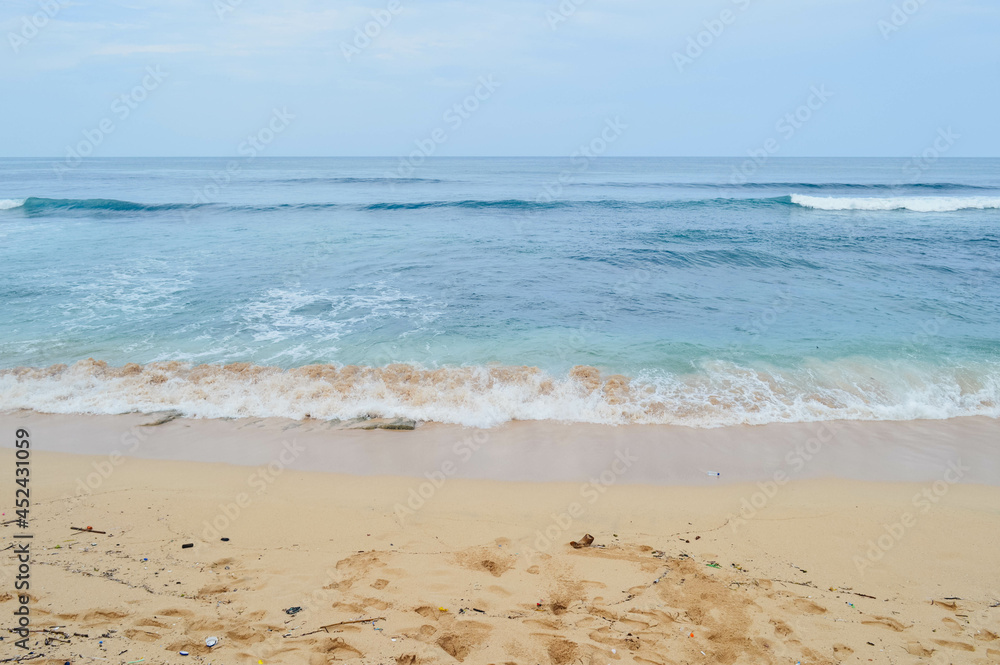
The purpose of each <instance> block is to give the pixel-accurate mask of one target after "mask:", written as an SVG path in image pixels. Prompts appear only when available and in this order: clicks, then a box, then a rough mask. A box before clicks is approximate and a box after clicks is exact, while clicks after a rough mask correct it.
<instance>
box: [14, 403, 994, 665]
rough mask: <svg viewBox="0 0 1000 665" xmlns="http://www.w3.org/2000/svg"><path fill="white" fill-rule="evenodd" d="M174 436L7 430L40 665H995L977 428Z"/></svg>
mask: <svg viewBox="0 0 1000 665" xmlns="http://www.w3.org/2000/svg"><path fill="white" fill-rule="evenodd" d="M160 420H163V419H162V418H158V417H156V416H150V415H145V416H142V415H130V416H105V417H92V416H52V415H41V414H33V413H28V412H17V413H7V414H4V415H3V416H2V418H0V421H2V426H3V428H4V431H5V432H10V433H13V432H14V430H15V429H16V428H17V427H23V426H28V427H29V428H30V430H31V440H32V454H31V465H32V466H31V492H32V494H31V496H32V508H31V523H30V529H29V530H30V532H31V533H32V535H33V536H34V538H33V540H32V544H31V547H32V558H31V565H32V568H31V587H30V594H31V602H30V608H31V621H32V623H31V627H32V629H33V630H36V631H39V630H46V629H47V630H49V631H50V632H35V633H32V634H31V636H30V645H31V647H32V649H33V650H34V653H33V654H32V655H34V656H36V660H35V661H34V662H44V663H49V662H51V663H57V662H58V663H63V662H67V661H68V662H72V663H77V662H105V661H107V662H113V663H130V662H136V661H139V662H144V663H180V662H190V661H192V660H193V661H197V662H206V663H211V662H215V663H224V662H233V663H268V664H269V663H311V664H313V663H329V662H335V661H341V660H344V661H348V660H355V661H356V662H364V663H393V662H395V663H404V664H408V663H451V662H469V663H557V664H562V663H567V664H568V663H576V662H581V663H592V662H593V663H597V662H602V663H611V662H636V663H797V662H798V663H868V662H874V663H911V662H912V663H918V662H920V663H995V662H1000V639H998V634H1000V577H998V576H997V574H996V571H997V570H998V569H1000V547H997V545H998V537H1000V536H998V534H1000V488H998V483H997V480H998V474H997V472H996V465H995V464H996V463H995V462H993V466H990V463H989V459H990V456H989V455H988V450H989V448H988V447H989V445H991V444H992V443H994V442H995V439H996V437H995V432H996V429H995V422H994V421H990V420H988V419H962V420H956V421H942V422H930V421H925V422H910V423H905V424H899V423H844V424H842V425H839V426H838V425H837V424H827V426H826V429H829V432H830V435H829V436H830V438H829V439H828V441H827V443H831V442H833V443H834V445H828V446H826V444H824V446H826V447H825V448H822V449H820V450H817V451H815V452H814V453H813V457H811V458H810V459H809V460H805V463H803V464H801V468H800V465H799V462H798V459H799V458H798V457H789V455H790V454H792V453H794V452H795V451H796V450H799V454H800V455H801V454H809V450H810V448H809V445H810V444H809V441H810V437H808V436H806V437H803V435H804V434H810V433H811V435H812V436H813V437H815V438H816V440H817V441H820V443H823V442H822V439H823V438H826V434H824V429H825V428H824V426H823V424H815V425H809V424H801V425H795V426H786V427H781V426H771V427H765V428H730V429H719V430H700V431H699V430H678V431H670V429H669V428H606V429H597V430H595V429H593V428H587V427H581V426H579V425H557V424H554V423H518V424H514V425H511V426H508V427H505V428H499V429H497V430H485V431H480V430H468V429H463V428H458V427H454V428H450V427H443V426H435V425H423V426H420V427H418V428H417V429H416V430H415V431H380V430H379V431H357V430H346V429H342V428H338V427H331V426H329V424H324V423H319V422H313V423H310V422H308V421H306V422H299V423H293V422H291V421H239V420H235V421H209V420H186V419H174V420H167V421H166V422H162V423H161V424H159V425H154V426H144V424H145V425H148V424H150V423H155V422H158V421H160ZM8 438H9V437H8ZM573 441H576V442H577V443H578V444H579V450H578V454H577V455H575V456H574V457H573V459H574V462H573V464H571V465H570V464H569V463H568V462H566V456H565V452H566V448H565V446H567V445H570V444H571V443H572V442H573ZM657 441H659V442H660V446H659V450H660V454H659V457H657V458H655V459H653V458H648V457H647V458H645V459H644V458H643V455H648V454H649V451H651V450H653V445H654V444H655V443H656V442H657ZM766 442H770V445H764V444H765V443H766ZM699 443H700V444H701V445H700V446H699V445H696V444H699ZM4 445H5V446H6V448H5V450H6V452H5V454H4V456H5V457H6V458H7V459H8V464H9V468H10V473H11V474H13V468H14V451H13V450H12V449H10V444H9V443H8V442H7V440H6V439H5V442H4ZM757 445H763V446H764V447H763V448H756V449H755V447H754V446H757ZM796 445H798V446H799V448H798V449H796ZM815 445H816V444H815V443H814V444H813V446H814V447H815ZM494 446H499V447H501V448H502V449H503V451H504V454H503V455H500V454H499V453H497V452H490V451H491V450H492V447H494ZM71 450H75V451H77V453H73V452H69V451H71ZM234 450H237V451H238V450H242V451H244V454H243V455H239V454H234ZM824 450H825V452H824ZM392 451H396V452H397V453H401V454H398V455H392V456H391V459H393V460H395V462H388V461H386V460H387V459H388V458H389V457H390V455H389V453H390V452H392ZM406 451H412V456H411V457H408V456H407V454H406ZM532 451H533V452H532ZM81 452H82V453H88V454H79V453H81ZM581 452H582V453H583V454H579V453H581ZM724 453H725V454H724ZM708 455H713V456H714V457H715V459H714V462H715V464H714V465H713V467H712V468H710V469H708V470H705V469H703V468H702V467H704V466H705V465H706V464H708V463H709V461H710V460H709V459H708V458H707V456H708ZM220 456H229V459H230V461H232V462H236V463H231V464H227V463H222V462H221V461H220V459H219V457H220ZM501 457H502V459H504V460H508V462H507V463H506V466H504V465H502V464H498V463H497V461H496V460H497V459H500V458H501ZM418 459H420V460H423V462H422V463H419V464H418V463H417V461H416V460H418ZM511 459H517V460H519V463H518V464H517V465H515V464H513V463H512V462H510V460H511ZM866 459H867V460H869V463H867V464H866V463H865V462H864V460H866ZM560 460H562V462H563V463H562V464H560V463H559V461H560ZM872 460H874V461H875V462H876V463H871V461H872ZM338 463H339V464H340V471H341V472H339V473H337V472H336V470H337V467H336V464H338ZM406 464H408V465H409V467H408V468H405V466H404V465H406ZM518 468H519V469H521V471H520V472H517V471H516V469H518ZM740 468H742V469H744V471H743V472H742V474H741V473H737V472H736V471H735V469H740ZM663 469H671V470H672V471H671V472H670V473H666V472H664V471H663ZM658 470H659V471H658ZM851 470H853V472H851ZM709 471H711V472H712V473H716V472H717V473H720V474H721V475H719V476H714V475H709ZM859 476H860V477H859ZM4 486H5V487H10V488H11V490H10V491H9V492H5V494H7V496H5V497H4V501H3V505H4V512H5V513H6V516H5V517H4V520H8V519H10V518H11V517H10V516H11V513H12V509H13V502H12V499H13V488H12V486H11V485H9V484H8V483H6V482H5V483H4ZM71 527H78V528H83V529H86V528H87V527H92V528H93V530H95V531H104V532H106V533H103V534H97V533H86V532H80V531H75V530H73V529H72V528H71ZM17 532H18V529H17V528H16V525H14V524H8V525H5V526H4V527H3V528H2V529H0V535H2V538H3V542H2V543H0V545H2V547H7V548H8V550H5V554H6V555H7V556H5V557H4V559H3V568H2V569H0V573H2V577H3V588H4V592H3V594H2V595H0V601H2V605H3V607H4V613H5V614H7V616H8V617H9V616H11V615H10V614H8V612H13V611H14V610H15V608H16V607H17V602H18V598H17V597H16V596H15V595H14V593H13V591H12V587H13V579H14V577H15V575H16V574H17V569H16V567H15V566H16V560H15V557H14V556H13V555H12V551H13V547H14V538H13V536H14V535H15V533H17ZM586 534H590V535H592V536H593V542H592V543H591V544H590V545H589V546H586V547H581V548H579V549H576V548H574V547H572V546H571V545H570V544H569V543H570V542H571V541H580V540H581V539H583V537H584V536H585V535H586ZM223 538H227V539H228V540H227V541H223V540H222V539H223ZM185 544H192V545H193V546H192V547H184V545H185ZM295 608H301V609H300V610H296V609H295ZM210 637H215V638H217V639H218V644H217V645H216V646H215V647H214V648H211V649H210V648H209V647H207V646H206V639H207V638H210ZM14 639H17V637H16V636H12V635H8V636H5V639H4V642H3V643H0V650H2V652H3V657H4V658H9V657H14V656H17V655H21V654H22V653H23V652H22V651H21V650H19V649H14V648H13V644H11V641H12V640H14ZM5 644H10V645H11V646H10V647H7V646H5ZM181 651H185V652H187V653H188V654H189V655H188V656H183V655H181V654H180V652H181ZM140 659H142V660H140Z"/></svg>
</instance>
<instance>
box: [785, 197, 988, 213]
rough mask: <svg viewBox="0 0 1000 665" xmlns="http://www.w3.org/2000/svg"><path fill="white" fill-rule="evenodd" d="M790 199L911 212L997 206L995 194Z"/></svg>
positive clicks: (801, 202) (826, 206) (834, 207)
mask: <svg viewBox="0 0 1000 665" xmlns="http://www.w3.org/2000/svg"><path fill="white" fill-rule="evenodd" d="M792 203H794V204H795V205H799V206H802V207H805V208H815V209H817V210H870V211H878V210H911V211H914V212H955V211H957V210H987V209H995V208H1000V197H997V196H892V197H887V198H874V197H868V198H849V197H833V196H806V195H804V194H793V195H792Z"/></svg>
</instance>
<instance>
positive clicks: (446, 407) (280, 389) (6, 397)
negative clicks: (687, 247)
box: [0, 358, 1000, 428]
mask: <svg viewBox="0 0 1000 665" xmlns="http://www.w3.org/2000/svg"><path fill="white" fill-rule="evenodd" d="M7 409H33V410H36V411H42V412H49V413H96V414H117V413H129V412H135V411H140V412H146V413H150V412H154V411H163V410H167V409H176V410H179V411H181V412H182V413H183V414H184V415H186V416H189V417H195V418H247V417H258V418H265V417H281V418H293V419H301V418H304V417H306V416H307V415H308V416H311V417H313V418H318V419H330V420H333V419H341V420H344V419H350V418H357V417H363V416H366V415H369V414H374V415H379V416H383V417H405V418H412V419H415V420H422V421H434V422H443V423H456V424H460V425H466V426H473V427H492V426H496V425H499V424H501V423H504V422H507V421H511V420H555V421H564V422H580V423H601V424H608V425H623V424H670V425H685V426H689V427H708V428H710V427H723V426H729V425H763V424H766V423H773V422H815V421H823V420H896V421H902V420H917V419H946V418H956V417H961V416H973V415H980V416H988V417H992V418H1000V367H998V366H997V365H996V364H983V365H979V366H977V367H976V368H974V369H973V368H969V367H966V368H942V367H937V366H932V365H926V364H912V363H906V364H903V363H901V362H893V361H881V362H876V361H873V360H872V359H870V358H851V359H841V360H837V361H818V360H815V361H812V362H810V363H806V364H805V365H804V366H801V367H798V368H795V369H781V368H773V367H754V368H751V367H746V366H740V365H736V364H733V363H730V362H725V361H705V362H702V363H700V364H699V365H698V367H697V370H696V371H695V372H692V373H690V374H685V375H678V374H664V373H650V374H649V375H648V376H639V377H637V378H634V379H628V378H626V377H622V376H601V375H600V373H599V372H598V371H597V370H596V369H594V368H588V367H578V368H575V369H574V370H573V371H572V372H570V373H569V374H568V375H563V376H552V375H549V374H547V373H545V372H542V371H540V370H538V369H537V368H533V367H505V366H490V367H482V366H477V367H450V368H441V369H424V368H421V367H418V366H415V365H390V366H387V367H383V368H369V367H335V366H331V365H314V366H309V367H302V368H298V369H293V370H283V369H280V368H277V367H266V366H260V365H251V364H238V365H233V366H226V367H223V366H218V365H194V366H192V365H190V364H186V363H180V362H162V363H151V364H149V365H145V366H139V365H130V366H126V367H123V368H113V367H108V366H107V365H106V364H105V363H101V362H96V361H93V360H87V361H81V362H78V363H76V364H74V365H72V366H70V367H66V366H53V367H50V368H46V369H34V368H19V369H14V370H4V371H0V410H7Z"/></svg>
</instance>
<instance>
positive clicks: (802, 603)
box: [795, 598, 826, 614]
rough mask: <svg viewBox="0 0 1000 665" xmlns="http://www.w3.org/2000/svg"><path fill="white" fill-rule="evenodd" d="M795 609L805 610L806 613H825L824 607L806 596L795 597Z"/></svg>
mask: <svg viewBox="0 0 1000 665" xmlns="http://www.w3.org/2000/svg"><path fill="white" fill-rule="evenodd" d="M795 609H797V610H798V611H800V612H805V613H806V614H826V608H825V607H823V606H822V605H817V604H816V603H814V602H813V601H811V600H809V599H808V598H796V599H795Z"/></svg>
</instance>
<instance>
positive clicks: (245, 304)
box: [0, 157, 1000, 427]
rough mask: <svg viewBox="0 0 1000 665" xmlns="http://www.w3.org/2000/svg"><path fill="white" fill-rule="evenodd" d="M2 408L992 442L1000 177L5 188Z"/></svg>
mask: <svg viewBox="0 0 1000 665" xmlns="http://www.w3.org/2000/svg"><path fill="white" fill-rule="evenodd" d="M0 185H2V186H0V247H2V257H3V261H2V262H0V303H2V311H3V316H2V317H0V410H10V409H22V408H27V409H35V410H37V411H42V412H54V413H126V412H135V411H140V412H154V411H163V410H167V409H176V410H179V411H180V412H182V413H183V414H185V415H187V416H191V417H205V418H223V417H225V418H234V417H271V416H275V417H288V418H304V417H312V418H318V419H350V418H358V417H365V416H384V417H406V418H413V419H416V420H423V421H438V422H448V423H459V424H463V425H468V426H478V427H491V426H496V425H499V424H501V423H504V422H507V421H511V420H557V421H567V422H588V423H606V424H629V423H645V424H676V425H685V426H690V427H720V426H727V425H737V424H749V425H757V424H764V423H770V422H796V421H798V422H802V421H820V420H830V419H855V420H914V419H942V418H954V417H959V416H970V415H985V416H990V417H994V418H996V417H1000V289H998V288H997V287H998V285H1000V160H996V159H939V160H935V161H933V162H928V161H921V160H919V159H792V158H780V159H779V158H776V157H771V158H770V159H768V160H767V162H766V163H764V164H757V163H756V162H752V161H748V160H746V159H722V158H719V159H707V158H705V159H703V158H686V159H681V158H669V159H668V158H595V159H590V158H584V157H577V158H574V159H568V158H563V159H560V158H482V159H480V158H455V159H449V158H436V159H434V158H431V159H426V160H422V161H421V162H420V163H419V164H414V163H412V161H403V162H401V161H400V160H399V159H390V158H263V157H257V158H249V157H248V158H241V159H221V158H220V159H207V158H206V159H181V158H176V159H94V160H89V161H85V162H83V163H82V164H79V165H72V164H67V163H64V162H62V161H57V162H53V161H52V160H42V159H4V160H0Z"/></svg>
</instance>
